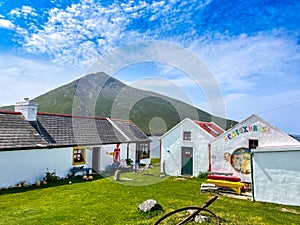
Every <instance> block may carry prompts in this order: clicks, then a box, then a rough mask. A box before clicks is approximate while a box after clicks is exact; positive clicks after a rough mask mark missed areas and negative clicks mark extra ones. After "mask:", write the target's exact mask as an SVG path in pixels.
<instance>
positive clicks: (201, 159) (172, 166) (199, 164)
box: [160, 118, 224, 176]
mask: <svg viewBox="0 0 300 225" xmlns="http://www.w3.org/2000/svg"><path fill="white" fill-rule="evenodd" d="M223 132H224V130H223V129H222V128H221V127H219V126H218V125H217V124H215V123H213V122H202V121H194V120H191V119H189V118H185V119H184V120H182V121H181V122H180V123H178V124H177V125H176V126H174V127H173V128H172V129H170V130H169V131H168V132H167V133H165V134H164V135H163V136H161V137H160V154H161V173H164V174H167V175H171V176H178V175H190V176H198V175H199V173H200V172H207V171H208V158H209V157H208V143H209V142H210V141H211V140H213V139H215V138H216V137H217V136H219V135H220V134H222V133H223Z"/></svg>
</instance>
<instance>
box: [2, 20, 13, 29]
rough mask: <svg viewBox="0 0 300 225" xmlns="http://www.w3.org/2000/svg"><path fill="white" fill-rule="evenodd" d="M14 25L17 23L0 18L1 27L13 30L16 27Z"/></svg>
mask: <svg viewBox="0 0 300 225" xmlns="http://www.w3.org/2000/svg"><path fill="white" fill-rule="evenodd" d="M14 27H15V25H14V24H13V23H12V22H11V21H9V20H5V19H0V28H5V29H9V30H12V29H14Z"/></svg>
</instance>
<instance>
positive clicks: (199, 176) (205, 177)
mask: <svg viewBox="0 0 300 225" xmlns="http://www.w3.org/2000/svg"><path fill="white" fill-rule="evenodd" d="M207 176H208V172H207V171H200V173H199V175H198V178H200V179H207Z"/></svg>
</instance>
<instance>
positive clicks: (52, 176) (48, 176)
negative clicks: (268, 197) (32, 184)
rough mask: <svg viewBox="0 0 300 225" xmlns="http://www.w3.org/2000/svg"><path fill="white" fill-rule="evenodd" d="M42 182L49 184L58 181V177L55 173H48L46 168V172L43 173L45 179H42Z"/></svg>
mask: <svg viewBox="0 0 300 225" xmlns="http://www.w3.org/2000/svg"><path fill="white" fill-rule="evenodd" d="M43 180H44V181H46V182H48V183H51V182H55V181H59V180H60V177H59V176H56V171H55V170H54V171H53V172H50V171H49V170H48V168H47V171H46V172H45V177H44V179H43Z"/></svg>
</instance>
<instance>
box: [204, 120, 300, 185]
mask: <svg viewBox="0 0 300 225" xmlns="http://www.w3.org/2000/svg"><path fill="white" fill-rule="evenodd" d="M254 126H256V128H257V131H255V130H253V128H254ZM243 127H247V128H246V129H247V131H248V132H243ZM249 127H252V131H251V129H250V128H249ZM240 129H241V130H240ZM236 130H237V132H238V133H237V132H236ZM228 135H229V136H228ZM228 137H231V139H229V138H228ZM249 139H256V140H258V146H260V147H266V146H290V145H297V144H298V142H297V141H296V140H294V139H293V138H291V137H289V136H288V135H287V134H285V133H284V132H282V131H280V130H279V129H277V128H274V127H273V126H271V125H270V124H268V123H265V122H262V121H260V120H258V118H257V117H256V116H254V117H250V118H249V119H248V120H245V121H244V122H242V123H239V124H238V125H237V126H235V127H234V128H232V129H230V130H228V131H226V132H225V133H224V134H223V135H221V136H219V137H218V138H216V139H215V140H213V141H211V143H210V144H211V170H212V171H213V172H225V173H233V175H234V176H236V177H240V178H241V179H242V181H245V182H251V175H250V174H241V173H239V172H237V171H236V170H235V169H234V168H233V167H232V166H231V163H230V160H226V159H225V157H224V156H225V153H229V154H232V153H233V151H234V150H236V149H238V148H241V147H245V148H248V140H249Z"/></svg>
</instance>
